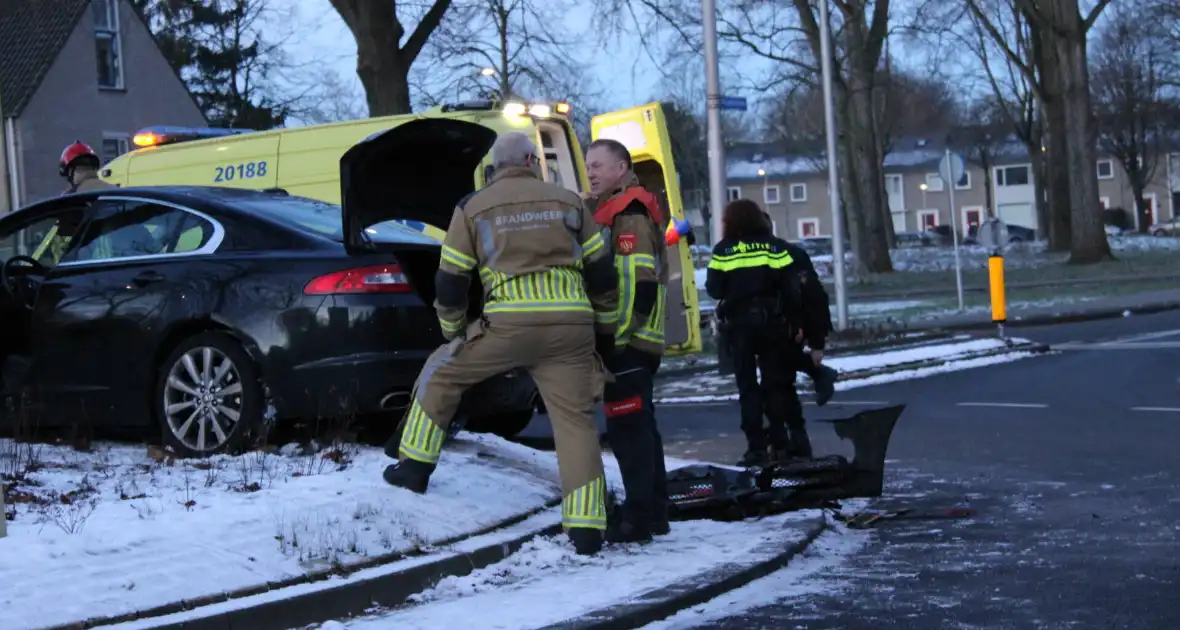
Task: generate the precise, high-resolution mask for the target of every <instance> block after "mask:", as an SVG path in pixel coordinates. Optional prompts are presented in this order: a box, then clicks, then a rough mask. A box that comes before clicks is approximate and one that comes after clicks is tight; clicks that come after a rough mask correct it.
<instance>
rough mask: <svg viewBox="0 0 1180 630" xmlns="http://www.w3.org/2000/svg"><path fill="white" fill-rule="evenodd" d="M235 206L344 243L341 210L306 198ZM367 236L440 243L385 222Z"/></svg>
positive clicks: (239, 202)
mask: <svg viewBox="0 0 1180 630" xmlns="http://www.w3.org/2000/svg"><path fill="white" fill-rule="evenodd" d="M234 205H239V206H242V207H244V208H246V209H248V210H251V211H255V212H259V213H261V214H265V215H268V216H270V217H272V218H275V219H278V220H279V221H282V222H284V223H291V224H293V225H296V226H298V227H300V228H302V229H304V230H306V231H309V232H313V233H315V234H319V235H320V236H326V237H328V238H330V239H332V240H334V241H336V242H339V243H343V242H344V219H343V215H342V212H341V209H340V206H338V205H336V204H334V203H326V202H323V201H317V200H315V199H307V198H305V197H275V198H271V199H248V200H247V199H240V200H235V201H234ZM365 232H366V233H367V234H368V235H369V238H371V239H372V240H373V241H375V242H378V243H390V242H399V243H401V242H417V243H437V242H438V241H436V240H435V239H433V238H431V237H429V236H426V235H425V234H423V233H422V232H421V231H419V230H415V229H413V228H409V227H406V226H405V225H403V224H401V223H398V222H397V221H382V222H381V223H377V224H376V225H371V226H369V227H367V228H365Z"/></svg>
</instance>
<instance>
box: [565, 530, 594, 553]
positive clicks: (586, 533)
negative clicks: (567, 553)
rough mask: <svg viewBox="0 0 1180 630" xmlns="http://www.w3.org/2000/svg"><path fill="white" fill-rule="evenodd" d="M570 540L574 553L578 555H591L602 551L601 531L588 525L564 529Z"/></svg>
mask: <svg viewBox="0 0 1180 630" xmlns="http://www.w3.org/2000/svg"><path fill="white" fill-rule="evenodd" d="M566 535H567V536H569V537H570V542H572V543H573V544H574V553H576V554H578V555H579V556H593V555H595V554H597V553H598V552H599V551H602V531H601V530H597V529H591V528H589V527H571V528H570V529H568V530H566Z"/></svg>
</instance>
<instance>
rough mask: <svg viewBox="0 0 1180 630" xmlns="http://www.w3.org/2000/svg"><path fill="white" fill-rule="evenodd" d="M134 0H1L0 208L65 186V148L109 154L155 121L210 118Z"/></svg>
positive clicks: (202, 123)
mask: <svg viewBox="0 0 1180 630" xmlns="http://www.w3.org/2000/svg"><path fill="white" fill-rule="evenodd" d="M207 124H208V123H207V121H206V119H205V116H204V114H202V113H201V110H200V109H199V108H198V107H197V104H196V101H194V100H193V98H192V95H191V94H190V93H189V92H188V89H187V88H186V87H185V86H184V83H183V82H182V81H181V80H180V78H179V77H178V76H177V74H176V72H175V71H174V70H173V69H172V67H171V66H170V65H169V64H168V61H167V60H166V59H165V58H164V55H163V54H162V53H161V52H160V49H159V47H158V46H157V45H156V42H155V40H154V39H153V38H152V36H151V32H150V31H149V30H148V27H147V24H146V23H145V22H144V20H143V19H142V16H140V14H139V12H138V11H136V10H135V9H134V7H133V6H132V5H131V4H130V2H128V1H127V0H0V128H2V129H3V133H0V147H2V148H3V153H4V158H3V160H0V169H2V170H0V173H2V174H3V178H4V185H3V186H0V193H2V194H0V211H9V210H11V209H13V208H19V207H22V206H24V205H26V204H28V203H31V202H34V201H36V200H38V199H43V198H46V197H51V196H54V195H58V194H60V193H61V192H62V190H63V189H64V188H65V186H66V184H65V182H64V181H63V180H62V178H61V177H60V176H59V175H58V172H57V161H58V158H59V156H60V154H61V150H62V148H64V147H65V146H66V145H67V144H69V143H71V142H73V141H75V140H81V141H83V142H85V143H87V144H89V145H90V146H92V147H94V150H95V151H96V152H98V153H99V154H100V157H101V158H102V159H103V161H104V162H106V161H110V160H112V159H114V158H115V157H117V156H119V155H120V154H122V153H124V152H126V151H127V150H128V149H129V144H130V138H131V136H132V135H133V134H134V133H135V131H136V130H138V129H141V128H143V127H147V126H150V125H187V126H205V125H207Z"/></svg>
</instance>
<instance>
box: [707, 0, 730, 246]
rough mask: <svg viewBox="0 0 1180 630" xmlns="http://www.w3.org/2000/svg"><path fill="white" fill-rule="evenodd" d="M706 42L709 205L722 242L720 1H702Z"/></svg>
mask: <svg viewBox="0 0 1180 630" xmlns="http://www.w3.org/2000/svg"><path fill="white" fill-rule="evenodd" d="M701 27H702V30H703V31H704V32H703V33H702V35H703V36H704V40H705V41H704V43H705V114H706V116H705V118H706V123H707V136H708V138H707V140H708V142H707V145H708V154H709V206H710V207H711V208H712V209H713V216H712V219H713V230H712V232H713V242H714V243H718V242H720V241H721V209H722V208H723V207H724V206H725V144H724V143H723V142H722V139H721V77H720V74H721V71H720V69H719V67H718V62H717V3H716V0H701Z"/></svg>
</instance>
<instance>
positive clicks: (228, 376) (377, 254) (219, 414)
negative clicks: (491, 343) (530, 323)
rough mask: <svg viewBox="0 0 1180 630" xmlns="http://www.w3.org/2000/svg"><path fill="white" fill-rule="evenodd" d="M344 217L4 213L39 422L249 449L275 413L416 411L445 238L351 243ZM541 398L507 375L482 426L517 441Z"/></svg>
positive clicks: (163, 191) (132, 208)
mask: <svg viewBox="0 0 1180 630" xmlns="http://www.w3.org/2000/svg"><path fill="white" fill-rule="evenodd" d="M452 207H453V206H452ZM343 224H344V217H342V211H341V208H340V207H339V206H336V205H333V204H327V203H322V202H319V201H315V200H311V199H306V198H301V197H293V196H289V195H287V194H286V193H284V192H282V191H268V192H263V191H250V190H240V189H230V188H211V187H159V188H155V187H153V188H140V189H135V188H128V189H116V190H111V191H103V192H92V193H84V194H77V195H72V196H66V197H61V198H56V199H50V200H46V201H43V202H40V203H37V204H35V205H33V206H30V207H27V208H25V209H22V210H20V211H18V212H14V213H12V214H9V215H7V216H4V217H3V218H2V219H0V260H2V263H3V264H2V266H0V284H2V285H3V290H2V291H0V318H2V321H0V326H3V330H4V334H3V337H2V341H0V361H3V386H4V393H5V394H6V395H7V396H9V397H12V396H16V395H20V396H21V397H22V398H23V399H24V400H26V401H27V403H28V404H29V406H30V408H32V409H33V410H34V411H35V412H37V417H38V421H39V422H46V423H62V422H67V423H68V422H77V421H79V420H83V419H84V420H85V421H87V422H91V423H94V424H95V425H108V426H130V427H149V426H151V424H152V423H158V425H159V427H160V428H161V430H162V435H163V437H164V439H165V440H166V441H167V442H168V443H169V444H170V445H171V446H172V447H174V448H175V449H176V450H178V451H180V452H182V453H185V454H190V455H200V454H207V453H212V452H217V451H221V450H224V449H227V448H234V447H237V446H240V445H242V444H243V443H245V441H246V440H247V439H248V438H249V436H250V435H251V434H253V433H254V429H255V428H257V427H258V426H259V425H260V423H262V422H263V421H264V418H272V417H273V418H279V419H285V418H316V417H333V416H339V415H343V414H354V413H364V412H375V411H382V410H386V411H392V410H396V409H399V408H404V407H405V406H406V404H407V403H408V400H409V395H410V390H411V388H412V387H413V384H414V381H415V379H416V378H417V376H418V373H419V370H420V369H421V367H422V365H423V363H424V361H425V359H426V357H427V356H428V355H429V354H430V353H431V352H432V351H433V350H434V349H435V348H436V347H437V346H438V345H439V344H440V343H442V335H441V332H440V330H439V323H438V320H437V318H436V316H435V313H434V309H433V308H432V302H433V299H434V295H433V278H434V274H435V272H436V270H437V266H438V259H439V244H438V243H437V241H434V240H432V239H430V238H428V237H426V236H425V235H423V234H421V233H420V232H417V231H414V230H412V229H409V228H406V227H404V226H402V225H399V224H398V223H394V222H380V223H376V224H369V225H368V227H366V228H365V229H364V232H365V237H366V238H367V239H368V241H369V242H370V243H376V244H379V247H377V246H373V247H367V248H356V247H352V246H346V241H349V240H351V239H348V238H345V236H344V230H343ZM476 303H478V302H476ZM513 376H517V377H516V378H512V377H513ZM535 396H536V393H535V386H533V385H532V384H531V382H530V381H529V379H528V378H527V376H518V375H505V376H501V377H496V378H494V379H491V380H489V381H487V382H485V383H483V384H481V385H480V386H479V387H477V388H476V389H475V390H473V391H472V392H469V394H468V396H467V397H466V398H465V399H464V402H463V407H462V408H463V409H469V410H473V411H472V413H469V414H467V415H469V416H478V418H476V417H472V418H471V419H470V420H469V421H468V423H467V426H468V428H471V429H475V430H480V429H479V427H481V426H482V427H487V428H491V429H494V430H496V431H497V432H500V433H505V434H512V433H515V432H516V431H519V430H520V429H522V428H523V427H524V426H525V425H526V424H527V423H528V421H529V418H531V416H532V414H533V409H534V407H535ZM10 400H11V398H10ZM475 410H479V411H475ZM391 427H392V423H391Z"/></svg>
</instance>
